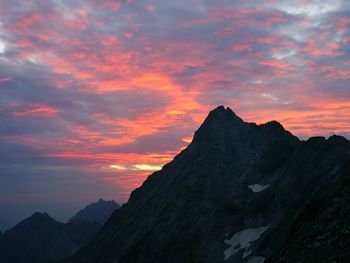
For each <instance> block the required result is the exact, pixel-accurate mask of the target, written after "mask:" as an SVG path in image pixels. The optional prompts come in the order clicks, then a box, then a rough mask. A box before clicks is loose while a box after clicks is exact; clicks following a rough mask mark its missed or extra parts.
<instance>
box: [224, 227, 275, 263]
mask: <svg viewBox="0 0 350 263" xmlns="http://www.w3.org/2000/svg"><path fill="white" fill-rule="evenodd" d="M268 228H269V226H263V227H258V228H248V229H245V230H241V231H239V232H237V233H235V234H234V235H233V236H232V237H231V239H229V240H228V239H226V240H225V243H226V244H228V245H230V247H229V248H227V249H226V250H225V251H224V259H225V260H227V259H229V258H230V257H231V256H232V255H234V254H235V253H237V252H238V251H239V250H241V249H244V257H247V256H249V254H250V253H251V251H250V249H249V248H250V246H251V243H252V242H254V241H255V240H258V239H259V238H260V236H261V235H262V234H263V233H264V232H265V231H266V230H267V229H268Z"/></svg>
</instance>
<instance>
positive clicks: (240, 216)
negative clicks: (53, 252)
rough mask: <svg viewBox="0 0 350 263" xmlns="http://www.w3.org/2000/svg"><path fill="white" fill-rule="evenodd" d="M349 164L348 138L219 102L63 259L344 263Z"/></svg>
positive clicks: (155, 262)
mask: <svg viewBox="0 0 350 263" xmlns="http://www.w3.org/2000/svg"><path fill="white" fill-rule="evenodd" d="M349 171H350V142H349V141H348V140H346V139H345V138H343V137H339V136H332V137H330V138H329V139H325V138H322V137H316V138H311V139H309V140H307V141H300V140H299V139H298V138H297V137H295V136H293V135H292V134H291V133H289V132H288V131H286V130H285V129H284V128H283V127H282V126H281V125H280V124H279V123H278V122H276V121H272V122H269V123H266V124H263V125H256V124H254V123H246V122H244V121H243V120H242V119H241V118H239V117H238V116H236V115H235V114H234V113H233V112H232V111H231V109H229V108H227V109H225V108H224V107H222V106H221V107H218V108H217V109H215V110H214V111H212V112H210V114H209V116H208V117H207V118H206V120H205V121H204V123H203V124H202V126H201V127H200V128H199V130H198V131H197V132H196V133H195V135H194V138H193V141H192V143H191V144H190V145H189V146H188V147H187V148H186V149H185V150H184V151H182V152H181V153H180V154H179V155H177V156H176V157H175V158H174V160H173V161H172V162H170V163H169V164H167V165H165V166H164V167H163V169H162V170H161V171H158V172H155V173H154V174H152V175H151V176H149V177H148V178H147V180H146V181H145V182H144V183H143V185H142V186H141V187H140V188H138V189H136V190H135V191H133V192H132V194H131V196H130V199H129V201H128V203H127V204H125V205H123V206H122V207H121V209H119V210H117V211H115V212H114V213H113V214H112V216H111V217H110V219H109V220H108V221H107V223H106V224H105V225H104V227H103V228H102V230H101V231H100V232H99V233H98V235H97V236H96V237H95V238H94V239H93V241H92V242H90V243H89V244H88V245H87V246H85V247H83V248H82V249H80V250H79V252H78V253H77V254H76V255H75V256H74V257H72V258H70V259H69V260H67V262H101V263H102V262H106V263H107V262H108V263H111V262H115V263H133V262H135V263H136V262H137V263H139V262H150V263H158V262H159V263H163V262H181V263H186V262H208V263H215V262H249V263H254V262H264V261H266V262H268V261H270V262H334V261H329V260H330V259H333V258H334V259H335V260H336V262H348V261H344V260H345V259H348V257H349V253H350V252H349V251H350V250H349V249H348V250H346V248H347V247H348V244H349V236H348V232H347V231H348V228H347V227H346V224H347V222H348V221H346V220H347V217H346V215H348V213H347V211H348V210H347V209H348V208H347V207H348V206H346V203H348V202H347V200H348V199H347V198H348V197H347V192H346V191H347V190H346V189H344V181H346V180H347V178H348V176H349ZM343 191H345V192H344V194H342V193H343ZM343 206H344V210H342V209H341V208H342V207H343ZM338 226H339V227H338ZM312 231H314V233H313V232H312ZM317 242H318V243H317ZM337 242H342V244H343V245H340V246H339V248H337V250H333V249H332V247H333V246H334V245H335V243H337ZM312 254H313V255H312ZM309 255H311V257H309ZM309 259H310V260H309ZM337 260H338V261H337Z"/></svg>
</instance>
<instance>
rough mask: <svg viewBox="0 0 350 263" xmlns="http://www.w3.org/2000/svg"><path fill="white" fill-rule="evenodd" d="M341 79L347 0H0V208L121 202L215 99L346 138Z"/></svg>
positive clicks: (68, 209)
mask: <svg viewBox="0 0 350 263" xmlns="http://www.w3.org/2000/svg"><path fill="white" fill-rule="evenodd" d="M349 84H350V1H348V0H343V1H341V0H329V1H327V0H324V1H323V0H315V1H308V0H297V1H289V0H287V1H277V0H276V1H273V0H270V1H258V0H255V1H254V0H252V1H250V0H248V1H238V0H237V1H234V0H221V1H219V0H218V1H213V0H176V1H174V0H158V1H157V0H143V1H141V0H98V1H97V0H85V1H83V0H81V1H78V0H76V1H73V0H66V1H63V0H62V1H60V0H38V1H35V0H32V1H30V0H22V1H20V0H11V1H8V0H0V218H5V219H6V218H7V219H8V220H12V221H16V220H19V219H21V218H23V217H25V216H28V215H30V214H31V213H32V212H34V211H36V210H40V211H47V212H49V213H50V214H52V216H54V217H56V218H57V219H59V220H64V219H66V218H67V217H69V216H70V215H71V214H72V213H74V212H75V210H76V209H78V208H80V207H81V206H84V205H86V204H87V203H89V202H92V201H96V200H97V199H98V198H100V197H101V198H105V199H114V200H116V201H117V202H120V203H123V202H125V201H126V200H127V199H128V196H129V194H130V191H131V190H132V189H134V188H135V187H137V186H139V185H140V184H141V183H142V181H143V180H144V179H145V178H146V177H147V175H149V174H151V173H152V171H154V170H158V169H160V167H161V166H162V165H163V164H165V163H167V162H169V161H170V160H172V158H173V157H174V155H175V154H176V153H178V152H179V151H180V150H181V149H183V148H184V147H186V145H187V144H188V143H189V142H190V141H191V137H192V136H193V132H194V131H195V130H196V129H197V128H198V127H199V125H200V124H201V122H202V121H203V120H204V118H205V117H206V115H207V113H208V111H209V110H211V109H213V108H215V107H216V106H218V105H225V106H228V107H230V108H232V109H233V110H234V111H235V112H236V114H238V115H239V116H241V117H242V118H243V119H245V120H246V121H250V122H256V123H264V122H266V121H269V120H272V119H275V120H277V121H279V122H280V123H282V124H283V125H284V127H285V128H286V129H288V130H290V131H291V132H293V133H294V134H296V135H297V136H299V137H300V138H302V139H307V138H308V137H310V136H315V135H322V136H329V135H330V134H334V133H336V134H341V135H343V136H347V137H348V138H350V85H349ZM4 211H5V212H4Z"/></svg>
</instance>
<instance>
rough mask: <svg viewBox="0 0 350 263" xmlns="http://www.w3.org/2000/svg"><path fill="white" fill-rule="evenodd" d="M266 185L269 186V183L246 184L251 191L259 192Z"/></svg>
mask: <svg viewBox="0 0 350 263" xmlns="http://www.w3.org/2000/svg"><path fill="white" fill-rule="evenodd" d="M268 187H270V185H269V184H251V185H248V188H249V189H250V190H252V192H253V193H260V192H262V191H264V190H265V189H266V188H268Z"/></svg>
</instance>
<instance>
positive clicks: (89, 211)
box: [69, 199, 120, 225]
mask: <svg viewBox="0 0 350 263" xmlns="http://www.w3.org/2000/svg"><path fill="white" fill-rule="evenodd" d="M119 208H120V205H119V204H117V203H116V202H114V201H113V200H112V201H105V200H103V199H100V200H98V202H97V203H92V204H89V205H87V206H86V207H85V208H84V209H82V210H80V211H79V212H78V213H77V214H76V215H75V216H73V217H72V218H71V219H70V220H69V222H70V223H71V222H74V221H87V222H95V223H99V224H102V225H103V224H104V223H105V222H106V221H107V219H108V218H109V217H110V215H111V214H112V213H113V211H114V210H116V209H119Z"/></svg>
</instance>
